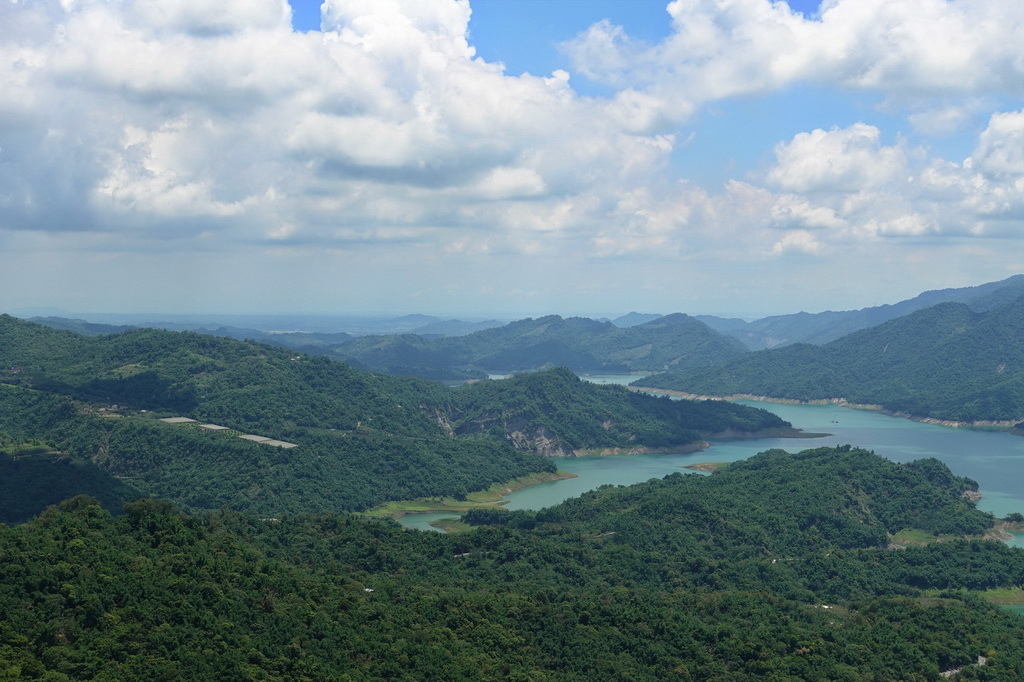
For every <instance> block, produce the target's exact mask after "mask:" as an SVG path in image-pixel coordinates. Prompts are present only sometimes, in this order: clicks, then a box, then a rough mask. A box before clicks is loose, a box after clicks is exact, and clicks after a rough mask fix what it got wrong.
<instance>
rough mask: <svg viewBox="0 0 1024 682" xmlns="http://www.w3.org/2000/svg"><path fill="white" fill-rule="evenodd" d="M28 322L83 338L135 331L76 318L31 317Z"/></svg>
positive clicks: (129, 327)
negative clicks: (81, 335) (72, 333)
mask: <svg viewBox="0 0 1024 682" xmlns="http://www.w3.org/2000/svg"><path fill="white" fill-rule="evenodd" d="M29 321H30V322H35V323H37V324H43V325H46V326H47V327H52V328H54V329H65V330H67V331H69V332H75V333H76V334H84V335H85V336H99V335H101V334H119V333H121V332H123V331H128V330H129V329H136V327H133V326H130V325H121V324H102V323H99V322H87V321H85V320H81V319H78V318H67V317H56V316H49V317H33V318H30V320H29Z"/></svg>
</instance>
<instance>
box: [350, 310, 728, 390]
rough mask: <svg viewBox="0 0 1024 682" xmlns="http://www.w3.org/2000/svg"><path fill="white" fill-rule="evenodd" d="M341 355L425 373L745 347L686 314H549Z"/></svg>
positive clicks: (390, 339) (649, 366) (619, 366)
mask: <svg viewBox="0 0 1024 682" xmlns="http://www.w3.org/2000/svg"><path fill="white" fill-rule="evenodd" d="M335 352H336V354H337V356H338V357H340V358H343V359H352V360H355V361H358V362H359V363H362V364H363V365H365V366H367V367H371V368H374V369H378V370H381V371H387V372H389V373H392V374H411V375H415V376H427V375H428V374H427V373H428V372H438V371H440V370H442V369H444V368H459V369H462V370H466V371H523V370H533V369H539V368H542V367H552V366H562V367H568V368H569V369H571V370H573V371H576V372H630V371H651V370H664V369H669V368H680V369H682V368H696V367H706V366H710V365H713V364H716V363H720V362H724V361H726V360H728V359H730V358H733V357H736V356H737V355H740V354H742V353H743V352H745V349H744V348H743V345H742V344H741V343H739V342H737V341H735V340H734V339H731V338H729V337H727V336H724V335H722V334H719V333H718V332H715V331H714V330H712V329H711V328H710V327H708V326H707V325H705V324H704V323H702V322H700V321H698V320H696V319H694V318H692V317H690V316H688V315H683V314H681V313H676V314H673V315H666V316H664V317H660V316H659V317H657V318H656V319H654V320H652V321H649V322H646V323H643V324H638V325H635V326H631V327H628V328H620V327H617V326H616V325H615V324H613V323H611V322H598V321H596V320H591V319H588V318H585V317H570V318H562V317H559V316H558V315H548V316H546V317H541V318H537V319H533V318H527V319H525V320H518V321H516V322H512V323H510V324H507V325H504V326H502V327H493V328H490V329H485V330H482V331H479V332H474V333H472V334H468V335H466V336H462V337H457V338H444V339H428V338H425V337H422V336H417V335H410V334H405V335H398V336H364V337H359V338H356V339H353V340H352V341H350V342H348V343H345V344H343V345H339V346H338V347H337V348H336V349H335Z"/></svg>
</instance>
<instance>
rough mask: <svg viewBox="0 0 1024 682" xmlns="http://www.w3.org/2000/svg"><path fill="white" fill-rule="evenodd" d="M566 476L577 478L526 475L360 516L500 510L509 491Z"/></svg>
mask: <svg viewBox="0 0 1024 682" xmlns="http://www.w3.org/2000/svg"><path fill="white" fill-rule="evenodd" d="M568 478H576V474H573V473H570V472H568V471H555V472H554V473H550V472H540V473H536V474H528V475H526V476H522V477H520V478H515V479H512V480H511V481H504V482H502V483H494V484H492V485H491V487H489V488H487V489H486V490H477V491H474V492H471V493H469V494H468V495H466V499H464V500H456V499H455V498H454V497H447V496H446V497H420V498H417V499H414V500H392V501H390V502H385V503H384V504H379V505H377V506H376V507H374V508H373V509H369V510H367V511H365V512H362V516H368V517H371V518H377V519H382V518H389V519H395V520H396V521H397V520H398V519H400V518H402V517H403V516H405V515H406V514H437V513H447V512H451V513H453V514H461V513H463V512H467V511H469V510H470V509H491V508H494V509H500V508H501V506H502V505H503V504H506V502H507V500H505V496H506V495H508V494H509V493H513V492H515V491H517V490H522V489H523V488H528V487H530V486H532V485H537V484H538V483H549V482H551V481H562V480H565V479H568Z"/></svg>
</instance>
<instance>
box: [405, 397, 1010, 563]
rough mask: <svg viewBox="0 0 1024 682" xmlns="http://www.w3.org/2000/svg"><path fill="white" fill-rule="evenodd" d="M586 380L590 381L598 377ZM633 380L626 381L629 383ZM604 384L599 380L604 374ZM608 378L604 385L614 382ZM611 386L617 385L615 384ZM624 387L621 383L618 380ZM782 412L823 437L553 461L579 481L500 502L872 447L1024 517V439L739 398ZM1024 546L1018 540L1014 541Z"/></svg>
mask: <svg viewBox="0 0 1024 682" xmlns="http://www.w3.org/2000/svg"><path fill="white" fill-rule="evenodd" d="M586 378H588V379H591V380H593V379H595V378H597V377H594V378H591V377H586ZM635 378H636V377H629V380H633V379H635ZM602 379H603V377H602ZM611 381H612V380H608V383H611ZM616 383H618V382H617V381H616ZM623 383H625V381H624V382H623ZM742 404H744V405H749V406H751V407H761V408H764V409H767V410H769V411H771V412H774V413H775V414H777V415H779V416H780V417H782V418H783V419H785V420H786V421H789V422H791V423H792V424H793V426H794V427H796V428H798V429H803V430H804V431H806V432H808V433H828V434H830V435H829V436H825V437H821V438H807V439H793V438H759V439H751V440H732V441H717V442H712V445H711V447H710V448H708V449H707V450H703V451H701V452H694V453H687V454H656V455H624V456H607V457H567V458H564V459H559V460H557V462H556V464H557V465H558V468H559V469H562V470H563V471H568V472H571V473H574V474H576V475H577V478H572V479H566V480H562V481H553V482H549V483H540V484H538V485H534V486H531V487H529V488H524V489H523V490H518V491H516V492H514V493H511V494H510V495H508V496H507V497H506V498H505V499H506V500H508V503H507V504H506V505H505V507H506V508H507V509H541V508H543V507H548V506H551V505H553V504H558V503H559V502H562V501H563V500H566V499H568V498H570V497H576V496H578V495H581V494H583V493H585V492H587V491H588V490H593V489H594V488H597V487H598V486H601V485H604V484H611V485H629V484H632V483H639V482H641V481H646V480H648V479H651V478H662V477H664V476H667V475H668V474H671V473H675V472H680V471H681V472H683V473H692V470H690V469H683V468H681V467H685V466H687V465H690V464H697V463H700V462H734V461H737V460H741V459H746V458H748V457H750V456H752V455H754V454H756V453H758V452H762V451H764V450H768V449H771V448H780V449H783V450H788V451H790V452H795V451H798V450H805V449H808V448H816V447H824V446H835V445H847V444H849V445H853V446H855V447H860V448H864V449H867V450H874V451H875V452H876V453H878V454H879V455H882V456H883V457H887V458H889V459H891V460H893V461H896V462H909V461H912V460H915V459H922V458H924V457H934V458H936V459H938V460H940V461H941V462H943V463H944V464H946V465H947V466H948V467H949V468H950V469H951V470H952V471H953V473H954V474H956V475H958V476H967V477H968V478H972V479H974V480H976V481H977V482H978V484H979V486H980V491H981V494H982V498H981V500H980V501H979V502H978V505H977V506H978V508H979V509H982V510H984V511H987V512H991V513H992V514H994V515H995V516H997V517H1004V516H1006V515H1007V514H1009V513H1011V512H1021V513H1024V438H1021V437H1020V436H1014V435H1010V434H1008V433H1002V432H995V431H977V430H969V429H956V428H951V427H947V426H938V425H934V424H922V423H920V422H915V421H911V420H909V419H901V418H898V417H890V416H887V415H884V414H881V413H878V412H871V411H867V410H855V409H851V408H847V407H840V406H838V405H786V404H780V403H767V402H753V401H742ZM437 518H454V515H452V514H414V515H407V516H405V517H403V519H402V520H401V522H402V524H403V525H406V526H410V527H415V528H421V529H431V527H430V526H429V525H427V524H428V523H429V521H431V520H434V519H437ZM1022 541H1024V537H1022V536H1021V535H1018V536H1016V538H1015V540H1014V543H1013V544H1018V545H1020V544H1021V543H1022Z"/></svg>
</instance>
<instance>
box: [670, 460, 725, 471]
mask: <svg viewBox="0 0 1024 682" xmlns="http://www.w3.org/2000/svg"><path fill="white" fill-rule="evenodd" d="M727 466H729V462H697V463H696V464H686V465H684V466H682V467H680V469H693V470H694V471H707V472H711V471H720V470H721V469H724V468H725V467H727Z"/></svg>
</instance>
